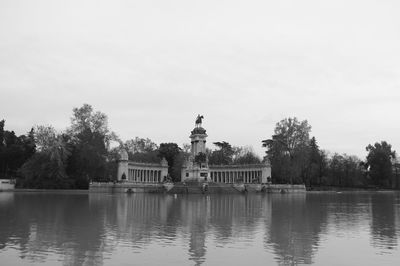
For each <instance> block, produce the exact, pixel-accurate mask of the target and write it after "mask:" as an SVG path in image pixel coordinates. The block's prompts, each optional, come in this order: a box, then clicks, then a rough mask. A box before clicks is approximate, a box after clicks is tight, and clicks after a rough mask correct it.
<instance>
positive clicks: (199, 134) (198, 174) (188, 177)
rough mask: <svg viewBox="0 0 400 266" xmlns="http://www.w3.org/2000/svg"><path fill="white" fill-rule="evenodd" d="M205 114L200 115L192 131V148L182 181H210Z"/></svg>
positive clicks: (183, 170) (183, 171)
mask: <svg viewBox="0 0 400 266" xmlns="http://www.w3.org/2000/svg"><path fill="white" fill-rule="evenodd" d="M203 119H204V116H202V115H198V116H197V118H196V121H195V127H194V129H193V130H192V132H191V135H190V140H191V148H190V156H189V159H188V161H187V162H186V163H185V164H184V168H183V169H182V181H184V182H186V181H198V182H208V181H209V168H208V159H207V156H206V138H207V134H206V130H205V129H204V128H203V127H202V121H203Z"/></svg>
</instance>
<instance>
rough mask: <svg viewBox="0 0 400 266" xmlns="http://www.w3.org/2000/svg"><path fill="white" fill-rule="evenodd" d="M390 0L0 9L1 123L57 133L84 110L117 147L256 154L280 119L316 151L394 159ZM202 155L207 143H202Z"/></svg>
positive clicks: (71, 0) (398, 141)
mask: <svg viewBox="0 0 400 266" xmlns="http://www.w3.org/2000/svg"><path fill="white" fill-rule="evenodd" d="M399 14H400V1H396V0H393V1H389V0H376V1H371V0H335V1H321V0H302V1H299V0H293V1H288V0H279V1H266V0H261V1H253V0H246V1H244V0H243V1H236V0H229V1H228V0H226V1H220V0H212V1H211V0H202V1H193V0H169V1H162V0H153V1H150V0H146V1H132V0H126V1H122V0H121V1H117V0H112V1H111V0H110V1H100V0H96V1H94V0H91V1H86V0H65V1H59V0H57V1H56V0H36V1H31V0H20V1H18V0H0V119H1V118H4V119H6V129H13V130H15V131H16V132H17V134H23V133H25V132H27V131H28V130H29V129H30V127H31V126H33V125H37V124H52V125H53V126H55V127H56V128H57V129H60V130H61V129H64V128H66V127H67V126H68V125H69V123H70V120H69V119H70V117H71V114H72V108H73V107H79V106H81V105H82V104H83V103H89V104H91V105H92V106H93V107H94V108H95V110H100V111H102V112H104V113H106V114H107V115H108V117H109V122H110V127H111V129H112V130H114V131H115V132H117V133H118V134H119V136H120V137H121V138H122V139H124V140H127V139H129V138H134V137H135V136H140V137H149V138H151V139H152V140H153V141H155V142H157V143H160V142H176V143H178V144H179V145H181V144H182V143H187V142H189V138H188V137H189V134H190V130H192V128H193V127H194V120H195V117H196V115H197V114H198V113H200V114H203V115H204V116H205V119H204V121H203V126H204V127H205V128H206V129H207V133H208V135H209V138H208V143H209V146H210V147H212V145H211V143H212V142H215V141H222V140H224V141H228V142H230V143H231V144H233V145H238V146H244V145H251V146H253V147H254V149H255V151H256V152H257V153H258V154H259V155H263V152H264V150H263V149H262V148H261V147H260V146H261V140H262V139H265V138H269V137H270V136H271V135H272V134H273V129H274V126H275V124H276V122H278V121H279V120H281V119H283V118H285V117H289V116H297V117H298V118H299V119H301V120H303V119H307V120H308V121H309V123H310V124H311V126H312V135H315V136H316V138H317V141H318V143H319V145H320V147H321V148H323V149H326V150H329V151H331V152H339V153H348V154H355V155H358V156H360V157H362V158H364V157H365V154H366V152H365V146H367V145H368V144H369V143H374V142H376V141H381V140H386V141H388V142H389V143H391V144H392V146H393V147H394V149H395V150H397V151H400V138H399V133H400V119H399V113H400V112H399V107H400V15H399ZM212 148H213V147H212Z"/></svg>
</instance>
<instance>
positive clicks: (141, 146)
mask: <svg viewBox="0 0 400 266" xmlns="http://www.w3.org/2000/svg"><path fill="white" fill-rule="evenodd" d="M122 147H123V148H125V149H126V150H127V152H128V156H129V160H132V161H136V162H143V163H159V162H160V158H159V156H158V145H157V144H156V143H154V142H153V141H152V140H151V139H149V138H139V137H135V138H134V139H131V140H128V141H126V142H125V143H123V144H122Z"/></svg>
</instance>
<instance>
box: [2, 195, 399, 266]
mask: <svg viewBox="0 0 400 266" xmlns="http://www.w3.org/2000/svg"><path fill="white" fill-rule="evenodd" d="M399 241H400V194H399V193H395V192H375V193H369V192H357V193H356V192H352V193H350V192H349V193H307V194H264V195H261V194H254V195H164V194H131V195H126V194H113V195H111V194H86V193H84V194H78V193H64V194H55V193H33V192H29V193H28V192H26V193H25V192H18V193H8V192H0V265H5V266H8V265H52V266H53V265H219V266H220V265H249V266H250V265H298V264H315V265H400V250H399Z"/></svg>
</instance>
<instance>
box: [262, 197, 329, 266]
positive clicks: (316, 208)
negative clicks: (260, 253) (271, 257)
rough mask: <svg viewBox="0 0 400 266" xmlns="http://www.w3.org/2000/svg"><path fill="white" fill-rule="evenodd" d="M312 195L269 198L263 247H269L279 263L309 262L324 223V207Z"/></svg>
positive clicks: (325, 213) (325, 217) (325, 214)
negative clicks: (267, 230) (269, 212)
mask: <svg viewBox="0 0 400 266" xmlns="http://www.w3.org/2000/svg"><path fill="white" fill-rule="evenodd" d="M314 196H315V195H307V194H296V195H295V194H292V195H271V197H270V200H271V214H270V217H269V219H268V220H267V222H268V223H269V224H268V225H267V226H268V228H269V232H266V233H267V234H266V236H265V241H266V243H265V245H266V248H269V247H272V249H273V250H274V252H275V253H276V255H277V258H276V259H277V260H278V262H279V263H281V264H284V265H286V264H290V265H291V264H299V263H307V264H308V263H312V257H313V254H314V251H315V249H316V248H317V246H318V241H319V235H320V233H321V230H322V227H323V226H324V225H325V224H326V219H327V212H326V207H325V206H323V205H322V204H321V202H320V201H318V200H316V199H315V198H314Z"/></svg>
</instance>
